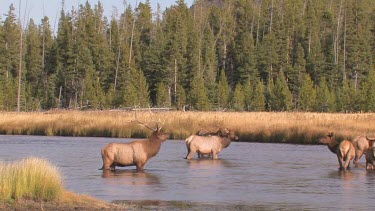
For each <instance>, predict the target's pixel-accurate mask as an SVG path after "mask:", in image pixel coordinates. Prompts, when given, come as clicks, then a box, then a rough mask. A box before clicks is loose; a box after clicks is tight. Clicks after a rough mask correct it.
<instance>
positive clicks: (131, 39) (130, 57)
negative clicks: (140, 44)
mask: <svg viewBox="0 0 375 211" xmlns="http://www.w3.org/2000/svg"><path fill="white" fill-rule="evenodd" d="M137 4H138V1H135V6H137ZM134 27H135V15H134V17H133V26H132V36H131V38H130V50H129V67H130V62H131V60H132V49H133V37H134Z"/></svg>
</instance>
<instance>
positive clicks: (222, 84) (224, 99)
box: [217, 70, 230, 109]
mask: <svg viewBox="0 0 375 211" xmlns="http://www.w3.org/2000/svg"><path fill="white" fill-rule="evenodd" d="M229 94H230V88H229V85H228V81H227V77H226V76H225V72H224V70H221V73H220V79H219V84H218V100H217V102H218V107H219V108H220V109H225V108H228V100H229Z"/></svg>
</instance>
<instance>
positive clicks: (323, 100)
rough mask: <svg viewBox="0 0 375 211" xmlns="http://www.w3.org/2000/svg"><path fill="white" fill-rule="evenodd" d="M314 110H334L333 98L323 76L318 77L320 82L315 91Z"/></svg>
mask: <svg viewBox="0 0 375 211" xmlns="http://www.w3.org/2000/svg"><path fill="white" fill-rule="evenodd" d="M316 95H317V99H316V111H318V112H334V111H335V108H334V107H335V98H334V95H333V94H332V93H331V91H330V90H329V88H328V85H327V82H326V79H325V77H322V78H321V79H320V84H319V86H318V88H317V91H316Z"/></svg>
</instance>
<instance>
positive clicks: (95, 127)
mask: <svg viewBox="0 0 375 211" xmlns="http://www.w3.org/2000/svg"><path fill="white" fill-rule="evenodd" d="M136 115H137V119H138V120H139V121H141V122H144V123H148V124H149V125H150V126H153V127H155V122H156V121H158V122H161V123H163V129H164V131H166V132H169V133H170V134H171V138H175V139H185V138H186V137H188V136H189V135H190V134H192V133H195V132H196V131H197V130H199V129H208V130H214V129H215V128H217V127H228V128H229V129H231V130H234V131H236V133H237V134H238V135H239V137H240V141H257V142H286V143H302V144H314V143H316V142H317V139H318V138H319V137H321V136H323V135H325V134H327V133H328V132H330V131H332V132H334V133H335V134H336V135H337V136H338V137H339V138H348V139H351V138H353V137H355V136H357V135H368V136H375V127H374V126H373V122H374V121H375V114H374V113H366V114H328V113H287V112H279V113H268V112H178V111H172V112H171V111H168V112H137V114H136ZM134 119H135V113H134V112H123V111H85V112H83V111H51V112H44V113H13V112H1V113H0V133H1V134H25V135H65V136H105V137H126V138H128V137H144V136H147V135H148V134H149V133H150V131H149V130H148V129H146V128H144V127H142V126H139V125H137V124H136V123H134V122H131V121H132V120H134Z"/></svg>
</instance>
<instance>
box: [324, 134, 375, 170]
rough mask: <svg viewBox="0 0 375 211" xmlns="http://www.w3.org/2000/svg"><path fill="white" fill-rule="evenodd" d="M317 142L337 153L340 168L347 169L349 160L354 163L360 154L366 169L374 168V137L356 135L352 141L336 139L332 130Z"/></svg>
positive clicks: (359, 157)
mask: <svg viewBox="0 0 375 211" xmlns="http://www.w3.org/2000/svg"><path fill="white" fill-rule="evenodd" d="M319 143H321V144H326V145H327V146H328V149H329V150H330V151H331V152H332V153H334V154H336V155H337V159H338V162H339V165H340V170H347V169H348V168H349V165H350V162H351V161H352V160H353V163H354V164H356V163H357V162H358V161H359V159H361V157H362V155H365V158H366V169H375V145H374V144H375V138H369V137H367V136H357V137H355V138H354V139H353V140H352V141H349V140H343V141H341V142H338V141H336V138H335V137H334V134H333V132H330V133H328V134H327V135H326V136H324V137H322V138H320V139H319Z"/></svg>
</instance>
